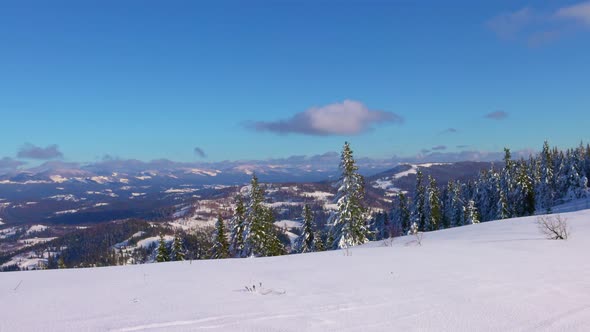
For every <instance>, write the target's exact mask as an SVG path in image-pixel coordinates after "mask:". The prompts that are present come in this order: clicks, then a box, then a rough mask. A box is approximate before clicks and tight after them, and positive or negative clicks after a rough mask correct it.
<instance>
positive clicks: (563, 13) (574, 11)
mask: <svg viewBox="0 0 590 332" xmlns="http://www.w3.org/2000/svg"><path fill="white" fill-rule="evenodd" d="M555 16H556V17H559V18H563V19H571V20H575V21H578V22H579V23H582V24H585V25H587V26H590V1H586V2H582V3H578V4H575V5H573V6H568V7H563V8H560V9H558V10H557V12H556V13H555Z"/></svg>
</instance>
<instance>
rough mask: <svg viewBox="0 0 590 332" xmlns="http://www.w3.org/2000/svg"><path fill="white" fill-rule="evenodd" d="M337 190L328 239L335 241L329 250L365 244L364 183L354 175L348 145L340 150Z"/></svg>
mask: <svg viewBox="0 0 590 332" xmlns="http://www.w3.org/2000/svg"><path fill="white" fill-rule="evenodd" d="M340 169H341V170H342V176H341V178H340V188H339V189H338V194H337V196H336V202H337V204H338V211H336V212H335V213H333V214H332V216H331V218H330V224H331V225H332V230H331V235H332V236H333V237H334V239H335V241H334V243H333V244H332V245H331V246H332V248H339V249H340V248H348V247H351V246H355V245H359V244H363V243H366V242H368V230H367V228H366V208H365V207H364V206H363V201H364V198H365V188H364V179H363V177H362V176H361V175H360V174H358V173H357V170H358V167H357V166H356V162H355V160H354V157H353V152H352V149H351V148H350V144H348V142H345V143H344V148H343V149H342V155H341V162H340Z"/></svg>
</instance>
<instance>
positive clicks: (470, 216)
mask: <svg viewBox="0 0 590 332" xmlns="http://www.w3.org/2000/svg"><path fill="white" fill-rule="evenodd" d="M465 220H466V222H467V224H479V213H478V212H477V208H476V207H475V201H474V200H469V201H468V202H467V206H466V207H465Z"/></svg>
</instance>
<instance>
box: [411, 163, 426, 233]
mask: <svg viewBox="0 0 590 332" xmlns="http://www.w3.org/2000/svg"><path fill="white" fill-rule="evenodd" d="M423 182H424V175H423V174H422V171H421V170H420V169H418V172H417V173H416V189H415V190H414V197H413V199H412V204H413V207H414V208H413V209H412V222H415V223H416V224H418V228H419V229H420V230H421V231H424V230H425V228H426V214H425V211H424V209H425V206H426V188H425V187H424V183H423Z"/></svg>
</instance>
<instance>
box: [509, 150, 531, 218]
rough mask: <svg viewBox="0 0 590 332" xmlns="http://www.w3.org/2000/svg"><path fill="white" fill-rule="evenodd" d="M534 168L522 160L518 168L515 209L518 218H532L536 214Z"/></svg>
mask: <svg viewBox="0 0 590 332" xmlns="http://www.w3.org/2000/svg"><path fill="white" fill-rule="evenodd" d="M532 166H533V165H531V167H529V166H528V164H527V163H526V161H524V160H521V161H520V162H519V164H518V167H517V170H516V172H517V175H516V183H515V194H514V204H513V205H514V207H515V214H516V216H517V217H522V216H530V215H533V214H534V213H535V190H534V182H533V181H534V178H533V174H532Z"/></svg>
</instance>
